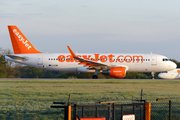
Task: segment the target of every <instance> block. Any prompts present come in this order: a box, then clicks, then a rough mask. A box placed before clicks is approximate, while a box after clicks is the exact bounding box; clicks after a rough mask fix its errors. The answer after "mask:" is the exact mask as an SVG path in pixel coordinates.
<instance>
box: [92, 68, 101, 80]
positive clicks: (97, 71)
mask: <svg viewBox="0 0 180 120" xmlns="http://www.w3.org/2000/svg"><path fill="white" fill-rule="evenodd" d="M98 73H100V70H95V75H93V77H92V79H98V76H97V74H98Z"/></svg>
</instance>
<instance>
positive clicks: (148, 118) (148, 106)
mask: <svg viewBox="0 0 180 120" xmlns="http://www.w3.org/2000/svg"><path fill="white" fill-rule="evenodd" d="M145 120H151V103H145Z"/></svg>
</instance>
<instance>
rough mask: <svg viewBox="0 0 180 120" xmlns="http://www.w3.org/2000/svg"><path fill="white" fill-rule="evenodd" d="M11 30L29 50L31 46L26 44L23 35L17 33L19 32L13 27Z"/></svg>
mask: <svg viewBox="0 0 180 120" xmlns="http://www.w3.org/2000/svg"><path fill="white" fill-rule="evenodd" d="M13 32H14V33H15V35H16V36H17V37H18V39H19V41H20V42H22V44H24V46H25V47H26V48H27V49H28V50H30V48H31V46H30V45H29V44H28V40H25V39H24V38H23V36H22V35H21V34H19V32H18V31H17V30H16V29H14V30H13Z"/></svg>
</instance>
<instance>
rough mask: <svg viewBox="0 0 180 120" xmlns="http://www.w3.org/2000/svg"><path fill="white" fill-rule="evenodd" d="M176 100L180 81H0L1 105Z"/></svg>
mask: <svg viewBox="0 0 180 120" xmlns="http://www.w3.org/2000/svg"><path fill="white" fill-rule="evenodd" d="M141 89H143V93H144V94H146V98H147V99H156V98H174V97H178V96H179V94H180V81H178V80H83V79H81V80H77V79H73V80H70V79H67V80H56V79H32V80H31V79H25V80H23V79H20V80H17V79H12V80H11V79H5V80H3V79H1V80H0V96H1V99H0V103H6V102H10V103H11V102H13V101H18V99H19V101H32V102H33V101H54V100H56V101H57V100H61V101H67V100H68V97H69V94H71V100H72V101H87V100H88V101H94V100H101V99H107V100H108V99H111V100H124V99H132V96H133V97H134V98H140V92H141Z"/></svg>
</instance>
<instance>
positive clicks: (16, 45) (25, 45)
mask: <svg viewBox="0 0 180 120" xmlns="http://www.w3.org/2000/svg"><path fill="white" fill-rule="evenodd" d="M8 29H9V34H10V37H11V42H12V46H13V50H14V54H27V53H41V52H39V51H38V50H36V48H34V46H33V45H32V44H31V43H30V42H29V40H28V39H27V38H26V37H25V36H24V35H23V33H22V32H21V31H20V30H19V29H18V28H17V27H16V26H8Z"/></svg>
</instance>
